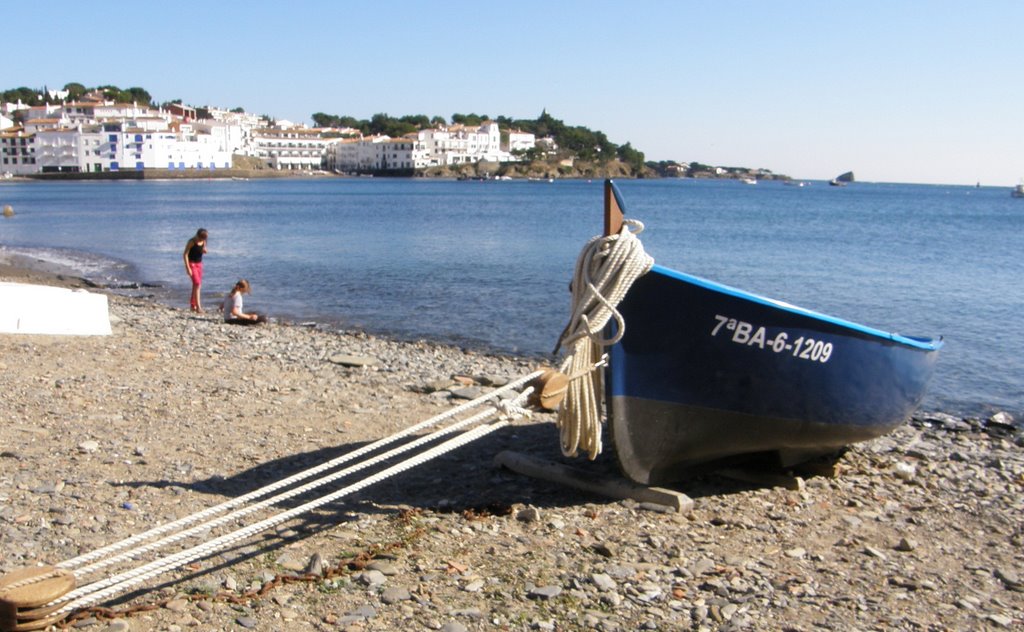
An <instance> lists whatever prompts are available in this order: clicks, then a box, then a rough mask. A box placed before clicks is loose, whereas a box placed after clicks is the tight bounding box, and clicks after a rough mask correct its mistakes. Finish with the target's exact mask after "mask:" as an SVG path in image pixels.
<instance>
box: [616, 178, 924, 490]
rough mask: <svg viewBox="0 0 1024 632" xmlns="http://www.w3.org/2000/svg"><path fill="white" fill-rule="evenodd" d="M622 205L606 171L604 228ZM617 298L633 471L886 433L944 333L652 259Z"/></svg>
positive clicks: (814, 453) (625, 457) (621, 391)
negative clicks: (861, 318) (824, 307)
mask: <svg viewBox="0 0 1024 632" xmlns="http://www.w3.org/2000/svg"><path fill="white" fill-rule="evenodd" d="M621 209H622V202H621V196H620V195H619V192H618V190H617V188H616V187H615V185H614V184H613V183H612V182H611V181H608V182H607V183H606V191H605V210H606V218H605V227H606V230H609V229H610V230H617V228H616V226H617V225H618V223H619V222H620V220H619V219H618V218H620V217H621ZM609 212H610V213H611V214H612V217H611V219H609V217H608V215H609ZM616 214H618V216H617V217H616ZM619 310H620V312H621V313H622V315H623V317H624V319H625V320H624V322H625V323H626V325H625V332H624V336H623V338H622V340H621V341H620V342H619V343H617V344H615V345H614V346H613V347H612V348H611V349H610V351H609V357H610V363H609V366H608V368H607V369H606V373H605V384H606V398H607V405H608V415H609V422H610V426H611V433H612V437H613V442H614V445H615V449H616V452H617V456H618V460H619V463H620V465H621V467H622V469H623V472H624V473H625V474H626V475H627V476H629V477H630V478H631V479H633V480H635V481H637V482H639V483H644V484H659V483H665V482H670V481H673V480H678V479H680V478H681V477H682V476H683V475H685V474H686V473H688V472H690V471H692V470H693V468H695V467H696V466H699V465H706V464H708V463H711V462H718V461H724V460H731V459H734V458H736V457H750V456H753V455H759V454H765V453H768V454H772V455H774V456H776V457H781V462H782V463H783V464H794V463H798V462H800V461H804V460H808V459H811V458H814V457H818V456H821V455H824V454H829V453H832V452H835V451H836V450H838V449H840V448H842V447H843V446H846V445H848V444H851V443H854V442H857V441H863V440H866V439H872V438H874V437H878V436H880V435H882V434H885V433H887V432H889V431H891V430H892V429H894V428H896V427H897V426H899V425H900V424H902V423H903V422H904V421H905V420H906V419H907V418H908V417H909V416H910V414H911V413H912V412H913V411H914V409H915V408H916V407H917V406H918V405H919V404H920V402H921V400H922V398H923V397H924V392H925V388H926V385H927V384H928V381H929V379H930V378H931V375H932V371H933V368H934V365H935V361H936V359H937V356H938V350H939V349H940V348H941V346H942V340H941V338H940V339H923V338H913V337H908V336H902V335H899V334H894V333H887V332H884V331H881V330H877V329H873V328H871V327H866V326H863V325H858V324H856V323H852V322H849V321H845V320H841V319H838V318H834V317H831V316H826V315H824V314H819V313H816V312H813V311H810V310H807V309H803V308H800V307H796V306H793V305H790V304H788V303H784V302H780V301H776V300H772V299H769V298H765V297H762V296H758V295H755V294H751V293H749V292H745V291H743V290H738V289H736V288H732V287H728V286H725V285H721V284H718V283H715V282H712V281H708V280H706V279H701V278H698V277H695V276H691V275H688V274H684V273H682V272H678V271H675V270H671V269H669V268H666V267H663V266H660V265H655V266H654V267H653V268H652V269H651V271H650V272H648V273H647V274H646V275H644V276H642V277H640V278H639V279H638V280H637V281H636V282H635V283H634V284H633V286H632V287H631V288H630V289H629V291H628V293H627V294H626V296H625V298H624V299H623V301H622V303H621V304H620V305H619Z"/></svg>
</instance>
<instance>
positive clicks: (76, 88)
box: [64, 83, 89, 101]
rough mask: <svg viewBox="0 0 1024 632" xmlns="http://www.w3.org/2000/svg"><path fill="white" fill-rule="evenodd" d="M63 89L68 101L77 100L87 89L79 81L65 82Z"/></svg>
mask: <svg viewBox="0 0 1024 632" xmlns="http://www.w3.org/2000/svg"><path fill="white" fill-rule="evenodd" d="M64 89H65V90H67V91H68V101H78V100H79V99H81V98H82V97H83V96H85V93H86V92H88V91H89V90H88V89H87V88H86V87H85V86H83V85H82V84H80V83H66V84H64Z"/></svg>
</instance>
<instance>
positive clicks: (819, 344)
mask: <svg viewBox="0 0 1024 632" xmlns="http://www.w3.org/2000/svg"><path fill="white" fill-rule="evenodd" d="M720 333H723V334H725V336H728V337H729V339H730V340H731V341H732V342H734V343H736V344H739V345H744V346H747V347H757V348H758V349H767V350H770V351H773V352H775V353H789V354H791V355H792V356H793V357H794V358H798V359H800V360H810V361H811V362H821V363H825V362H828V361H829V358H831V357H832V343H831V342H824V341H821V340H815V339H814V338H808V337H805V336H800V337H798V338H796V339H791V337H790V335H789V334H788V333H786V332H785V331H780V332H778V333H777V334H775V336H773V337H772V338H769V337H768V331H767V329H766V328H765V327H759V326H756V325H752V324H750V323H748V322H744V321H742V320H736V319H735V318H729V317H728V316H722V315H720V314H716V315H715V326H714V327H713V328H712V329H711V337H712V338H714V337H717V336H718V334H720Z"/></svg>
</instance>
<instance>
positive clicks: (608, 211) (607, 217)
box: [604, 179, 624, 237]
mask: <svg viewBox="0 0 1024 632" xmlns="http://www.w3.org/2000/svg"><path fill="white" fill-rule="evenodd" d="M623 217H624V214H623V212H622V204H621V203H620V202H619V195H618V191H616V190H615V183H613V182H612V181H611V179H608V180H605V181H604V235H605V237H607V236H608V235H618V234H619V231H620V230H622V219H623Z"/></svg>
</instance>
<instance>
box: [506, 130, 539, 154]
mask: <svg viewBox="0 0 1024 632" xmlns="http://www.w3.org/2000/svg"><path fill="white" fill-rule="evenodd" d="M536 145H537V137H536V136H535V135H534V134H533V133H531V132H522V131H519V130H512V131H510V132H509V133H508V147H506V148H505V149H506V150H507V151H508V152H509V153H513V152H516V151H526V150H528V149H533V148H534V147H535V146H536Z"/></svg>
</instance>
